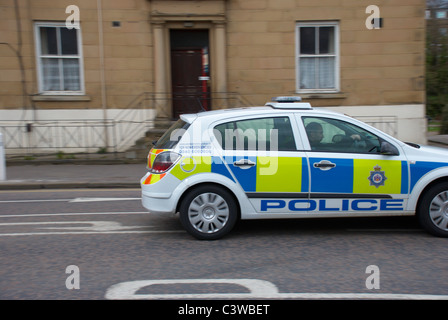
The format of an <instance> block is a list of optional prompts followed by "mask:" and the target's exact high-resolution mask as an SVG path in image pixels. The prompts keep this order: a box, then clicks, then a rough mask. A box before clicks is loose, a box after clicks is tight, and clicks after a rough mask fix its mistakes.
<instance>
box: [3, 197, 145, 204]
mask: <svg viewBox="0 0 448 320" xmlns="http://www.w3.org/2000/svg"><path fill="white" fill-rule="evenodd" d="M141 199H142V198H89V197H80V198H74V199H29V200H0V203H33V202H75V203H76V202H104V201H136V200H141Z"/></svg>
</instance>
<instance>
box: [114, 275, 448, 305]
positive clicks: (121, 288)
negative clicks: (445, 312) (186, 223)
mask: <svg viewBox="0 0 448 320" xmlns="http://www.w3.org/2000/svg"><path fill="white" fill-rule="evenodd" d="M192 283H194V284H203V283H228V284H237V285H240V286H243V287H245V288H247V289H249V291H250V292H249V293H186V294H176V293H170V294H137V292H138V291H139V290H141V289H142V288H144V287H148V286H151V285H160V284H163V285H170V284H175V285H179V284H192ZM105 298H106V299H112V300H113V299H119V300H137V299H159V300H163V299H254V298H256V299H324V300H330V299H335V300H341V299H351V300H353V299H359V300H365V299H374V300H379V299H386V300H448V295H432V294H401V293H398V294H397V293H314V292H312V293H306V292H304V293H281V292H279V291H278V288H277V286H275V285H274V284H273V283H272V282H269V281H265V280H258V279H175V280H168V279H165V280H138V281H128V282H121V283H117V284H115V285H112V286H111V287H109V288H108V289H107V290H106V294H105Z"/></svg>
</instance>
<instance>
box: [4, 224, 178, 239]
mask: <svg viewBox="0 0 448 320" xmlns="http://www.w3.org/2000/svg"><path fill="white" fill-rule="evenodd" d="M46 225H49V226H50V227H48V226H46ZM55 225H56V226H55ZM61 225H65V226H61ZM67 225H69V226H67ZM70 225H72V226H70ZM74 225H75V226H74ZM76 225H84V226H76ZM2 226H7V227H11V226H34V227H35V228H36V226H40V227H37V229H47V230H48V229H56V230H66V231H52V232H20V233H0V237H11V236H36V235H66V234H70V235H74V234H113V233H173V232H184V231H183V230H163V231H162V230H159V231H149V230H145V231H137V230H132V229H140V228H151V227H152V226H149V225H147V226H123V225H122V224H121V223H120V222H117V221H37V222H10V223H0V227H2ZM52 226H55V227H52Z"/></svg>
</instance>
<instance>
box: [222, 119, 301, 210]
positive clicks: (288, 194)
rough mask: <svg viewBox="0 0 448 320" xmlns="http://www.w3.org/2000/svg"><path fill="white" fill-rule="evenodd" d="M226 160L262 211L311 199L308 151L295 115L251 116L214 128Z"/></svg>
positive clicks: (278, 208) (252, 201)
mask: <svg viewBox="0 0 448 320" xmlns="http://www.w3.org/2000/svg"><path fill="white" fill-rule="evenodd" d="M214 133H215V137H217V140H219V141H220V144H221V148H222V159H223V161H224V163H225V164H226V166H227V167H228V168H229V170H230V172H231V173H232V175H233V176H234V177H235V179H236V181H237V182H238V184H239V185H240V186H241V191H242V192H244V194H245V195H246V197H247V198H248V200H249V201H250V202H251V204H252V205H253V207H254V209H255V211H256V212H258V213H263V214H267V215H268V214H271V213H273V214H278V213H288V212H290V209H289V201H290V199H308V195H309V194H308V191H309V177H308V163H307V159H306V154H305V152H303V146H302V145H301V140H300V139H297V138H296V137H297V134H298V129H297V125H296V119H295V117H294V115H293V114H287V115H275V116H274V115H273V116H257V117H254V116H249V117H244V118H241V117H240V118H238V119H235V120H232V121H227V122H224V123H220V124H218V125H216V126H215V127H214Z"/></svg>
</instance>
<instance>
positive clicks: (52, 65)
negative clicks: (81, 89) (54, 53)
mask: <svg viewBox="0 0 448 320" xmlns="http://www.w3.org/2000/svg"><path fill="white" fill-rule="evenodd" d="M58 60H59V59H50V58H43V59H42V75H43V81H44V85H43V87H44V88H43V89H44V91H59V90H61V88H60V87H61V84H60V79H59V61H58Z"/></svg>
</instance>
